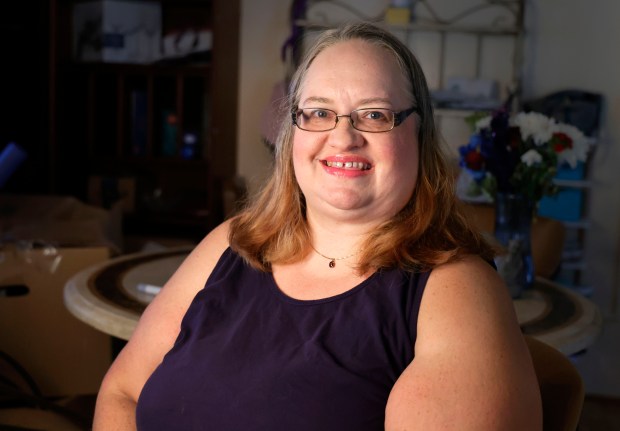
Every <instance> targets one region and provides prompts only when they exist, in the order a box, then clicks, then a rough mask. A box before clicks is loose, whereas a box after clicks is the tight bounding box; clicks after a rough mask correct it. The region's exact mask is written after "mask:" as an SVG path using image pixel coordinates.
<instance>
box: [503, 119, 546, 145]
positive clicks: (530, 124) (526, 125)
mask: <svg viewBox="0 0 620 431" xmlns="http://www.w3.org/2000/svg"><path fill="white" fill-rule="evenodd" d="M510 125H511V126H517V127H519V131H520V132H521V139H522V140H523V141H527V140H528V139H529V138H532V139H533V140H534V143H535V144H536V145H543V144H545V143H546V142H548V141H549V140H550V139H551V137H552V136H553V132H555V131H556V127H557V123H556V122H555V120H554V119H552V118H549V117H547V116H546V115H543V114H540V113H538V112H528V113H525V112H519V113H518V114H517V115H515V116H514V117H511V118H510Z"/></svg>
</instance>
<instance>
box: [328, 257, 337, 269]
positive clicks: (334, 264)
mask: <svg viewBox="0 0 620 431" xmlns="http://www.w3.org/2000/svg"><path fill="white" fill-rule="evenodd" d="M334 266H336V261H335V260H334V259H332V260H330V261H329V267H330V268H333V267H334Z"/></svg>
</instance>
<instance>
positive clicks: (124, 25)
mask: <svg viewBox="0 0 620 431" xmlns="http://www.w3.org/2000/svg"><path fill="white" fill-rule="evenodd" d="M161 22H162V19H161V5H160V4H159V3H158V2H153V1H139V0H133V1H132V0H99V1H89V2H84V3H76V4H75V5H74V7H73V47H74V56H75V59H76V60H78V61H102V62H106V63H152V62H154V61H157V60H159V59H160V57H161V48H160V44H161V33H162V30H161Z"/></svg>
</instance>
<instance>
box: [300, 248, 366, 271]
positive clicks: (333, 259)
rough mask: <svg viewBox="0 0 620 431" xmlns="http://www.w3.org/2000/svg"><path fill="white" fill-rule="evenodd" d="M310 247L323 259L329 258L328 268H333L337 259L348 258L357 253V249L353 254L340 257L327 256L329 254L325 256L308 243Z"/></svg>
mask: <svg viewBox="0 0 620 431" xmlns="http://www.w3.org/2000/svg"><path fill="white" fill-rule="evenodd" d="M310 247H312V250H314V251H315V252H316V254H318V255H319V256H321V257H324V258H325V259H327V260H329V267H330V268H334V267H335V266H336V261H337V260H343V259H348V258H350V257H353V256H355V255H356V254H358V253H359V250H358V251H356V252H355V253H353V254H349V255H348V256H342V257H329V256H325V255H324V254H323V253H321V252H320V251H318V250H317V249H316V248H314V246H313V245H312V244H310Z"/></svg>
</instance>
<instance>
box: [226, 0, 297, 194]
mask: <svg viewBox="0 0 620 431" xmlns="http://www.w3.org/2000/svg"><path fill="white" fill-rule="evenodd" d="M290 3H291V2H290V1H288V0H261V1H260V2H258V1H253V0H243V1H242V3H241V46H240V64H241V65H240V74H239V117H238V143H237V145H238V148H237V170H238V171H237V174H238V175H239V176H241V177H243V178H244V179H245V181H246V182H247V185H248V187H249V189H250V192H251V191H252V190H255V189H256V187H257V185H258V184H260V182H261V181H263V180H264V178H265V176H266V174H267V173H268V170H269V166H270V163H271V155H270V153H269V149H268V147H267V146H265V144H263V142H262V137H261V121H262V117H263V113H264V111H265V110H266V109H267V107H268V104H269V103H270V98H271V93H272V89H273V87H274V85H276V84H277V83H278V82H280V81H282V79H283V78H284V77H285V72H286V68H285V66H284V63H283V62H282V61H281V59H280V47H281V46H282V44H283V43H284V41H285V40H286V39H287V38H288V36H289V32H290V26H289V19H288V16H289V8H290V6H289V5H290Z"/></svg>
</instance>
